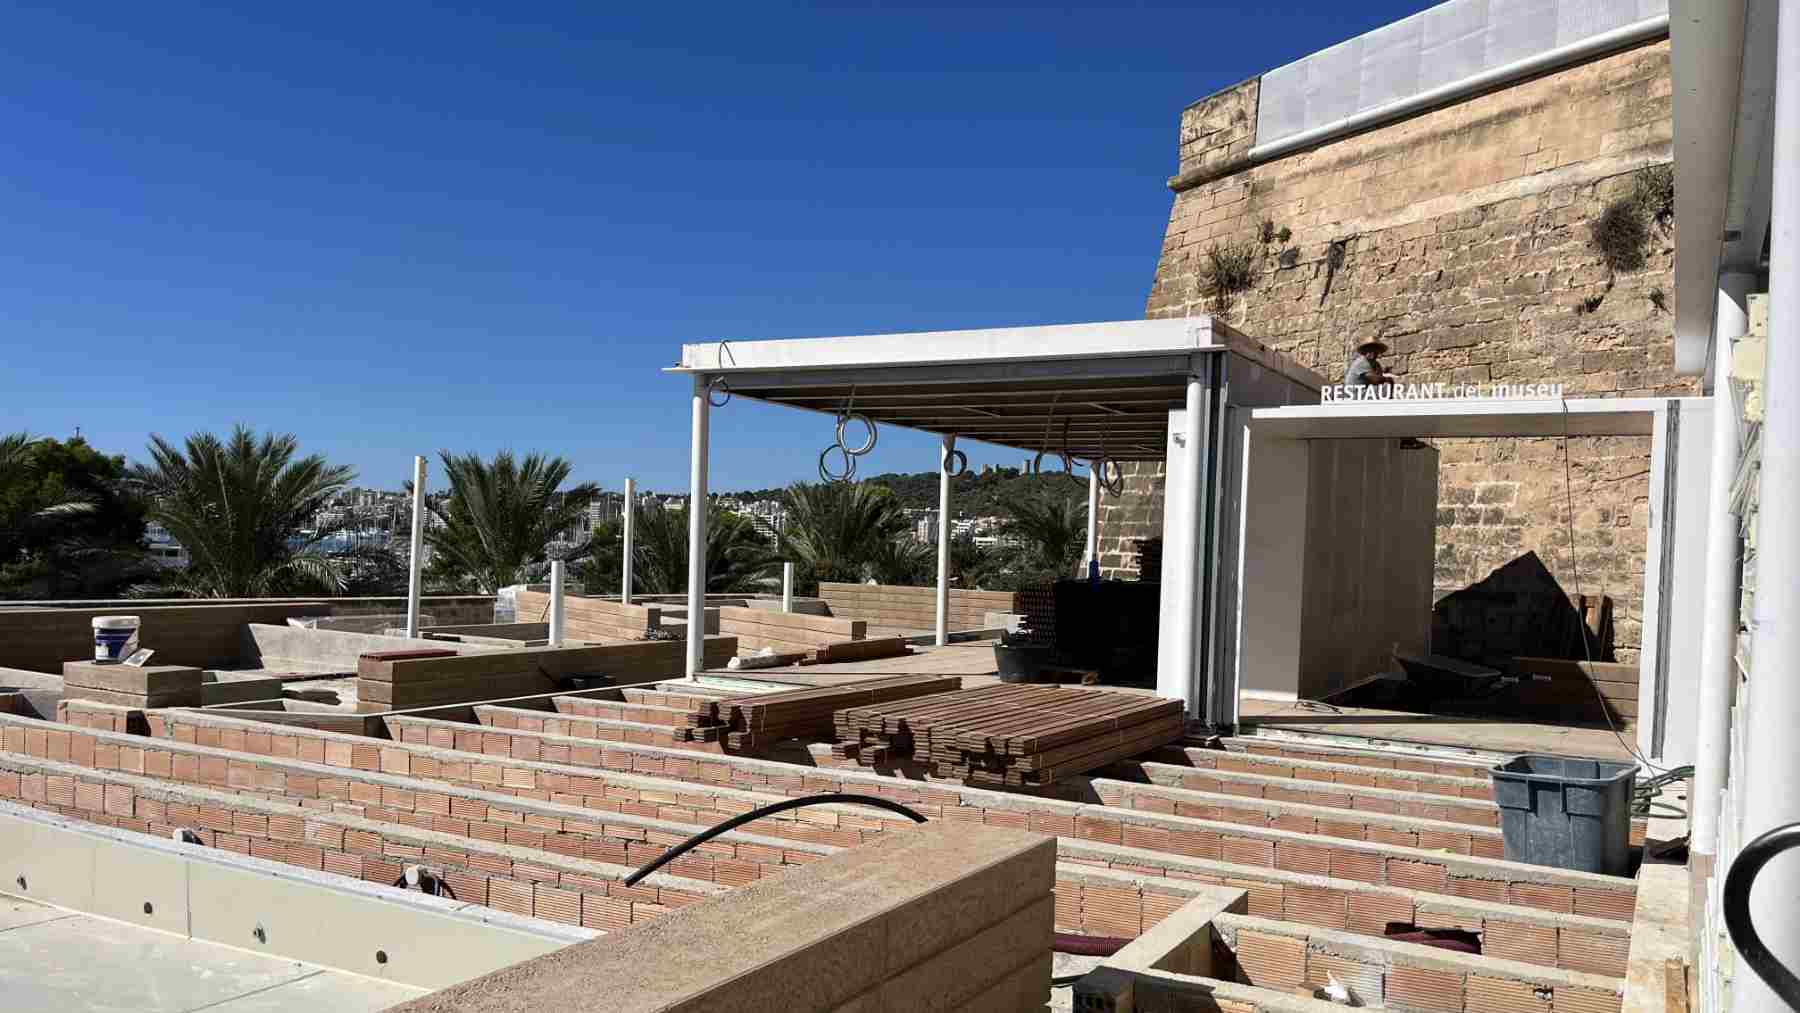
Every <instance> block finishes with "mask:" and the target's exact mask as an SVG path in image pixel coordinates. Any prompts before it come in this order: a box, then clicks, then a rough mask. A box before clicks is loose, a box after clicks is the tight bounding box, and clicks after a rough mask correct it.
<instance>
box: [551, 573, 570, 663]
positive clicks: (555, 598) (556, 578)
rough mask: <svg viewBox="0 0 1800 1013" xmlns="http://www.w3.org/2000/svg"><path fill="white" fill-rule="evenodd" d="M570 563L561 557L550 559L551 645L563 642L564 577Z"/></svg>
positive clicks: (559, 644) (558, 644)
mask: <svg viewBox="0 0 1800 1013" xmlns="http://www.w3.org/2000/svg"><path fill="white" fill-rule="evenodd" d="M568 568H569V564H567V563H565V562H563V561H562V560H560V559H552V560H551V561H550V646H551V647H561V646H562V642H563V623H564V619H563V579H564V577H565V575H566V573H567V570H568Z"/></svg>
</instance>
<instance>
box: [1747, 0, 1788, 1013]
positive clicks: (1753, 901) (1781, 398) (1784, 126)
mask: <svg viewBox="0 0 1800 1013" xmlns="http://www.w3.org/2000/svg"><path fill="white" fill-rule="evenodd" d="M1777 18H1778V21H1777V25H1776V39H1775V115H1774V124H1773V129H1772V130H1771V131H1770V136H1772V137H1773V138H1774V151H1773V155H1774V157H1773V160H1772V171H1771V173H1770V178H1771V180H1772V183H1773V186H1772V189H1773V195H1772V197H1773V199H1772V200H1771V202H1770V232H1771V235H1770V243H1769V341H1768V352H1767V355H1768V358H1767V360H1766V361H1765V365H1764V374H1763V375H1764V380H1763V430H1762V487H1761V496H1760V500H1759V505H1758V508H1757V509H1758V515H1759V516H1760V518H1761V522H1760V523H1759V524H1758V525H1757V530H1756V542H1757V544H1756V605H1755V608H1756V633H1755V639H1754V642H1753V643H1752V644H1751V648H1750V657H1751V659H1752V663H1753V664H1754V665H1755V670H1754V671H1753V672H1752V673H1751V676H1750V684H1749V690H1750V702H1749V705H1748V706H1749V710H1748V715H1747V716H1748V722H1747V724H1748V727H1747V728H1746V730H1745V736H1746V738H1747V739H1748V740H1749V742H1748V745H1749V754H1748V762H1747V763H1746V764H1745V770H1746V775H1745V781H1746V782H1748V783H1747V784H1746V785H1745V786H1744V790H1743V791H1742V793H1741V794H1740V796H1739V799H1740V802H1741V805H1742V811H1743V813H1744V839H1745V841H1746V842H1748V841H1750V840H1753V839H1755V838H1757V837H1760V836H1761V835H1762V834H1763V833H1765V832H1767V831H1768V830H1770V829H1771V828H1774V827H1778V826H1784V825H1786V824H1789V823H1794V822H1797V821H1800V734H1795V731H1794V728H1795V725H1796V724H1800V678H1796V677H1795V675H1796V673H1797V672H1800V621H1796V617H1795V613H1796V610H1800V524H1795V523H1794V518H1795V517H1800V0H1781V6H1780V8H1779V12H1778V14H1777ZM1796 897H1800V861H1797V860H1796V857H1795V856H1794V855H1792V854H1789V855H1783V856H1780V857H1777V858H1776V859H1775V860H1774V861H1773V862H1771V863H1769V864H1768V865H1767V866H1764V867H1763V871H1762V873H1761V875H1759V876H1758V877H1757V880H1756V885H1755V888H1754V890H1752V891H1751V895H1750V919H1751V922H1752V923H1753V924H1755V926H1756V931H1757V933H1758V934H1759V935H1760V936H1761V937H1762V940H1763V943H1764V944H1765V945H1767V946H1768V948H1769V950H1770V952H1771V954H1772V955H1773V956H1774V958H1775V959H1776V960H1778V961H1780V962H1781V963H1783V964H1785V965H1787V966H1788V967H1793V966H1794V965H1795V962H1796V960H1800V904H1796V903H1794V898H1796ZM1740 967H1741V963H1740ZM1732 992H1733V994H1732V1008H1733V1010H1735V1011H1737V1013H1778V1011H1782V1010H1786V1009H1787V1008H1788V1005H1787V1004H1786V1003H1784V1002H1782V1001H1781V999H1780V998H1779V997H1777V996H1776V995H1775V993H1774V992H1773V991H1772V990H1771V989H1770V988H1769V987H1768V985H1766V984H1764V983H1763V980H1762V979H1761V978H1759V977H1757V976H1756V975H1755V974H1751V973H1745V972H1744V971H1742V970H1740V971H1739V972H1738V975H1737V977H1736V978H1735V979H1734V980H1733V982H1732Z"/></svg>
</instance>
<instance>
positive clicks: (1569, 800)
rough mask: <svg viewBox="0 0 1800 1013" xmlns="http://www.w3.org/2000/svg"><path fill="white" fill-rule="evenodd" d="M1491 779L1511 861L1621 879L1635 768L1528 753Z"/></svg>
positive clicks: (1626, 858) (1625, 863)
mask: <svg viewBox="0 0 1800 1013" xmlns="http://www.w3.org/2000/svg"><path fill="white" fill-rule="evenodd" d="M1490 773H1491V775H1492V776H1493V779H1494V801H1495V802H1496V803H1498V804H1499V806H1500V832H1501V835H1502V836H1504V837H1505V839H1506V858H1507V860H1508V861H1512V862H1529V863H1531V864H1532V865H1553V866H1555V867H1557V868H1559V869H1574V870H1577V871H1580V872H1599V873H1605V874H1606V875H1609V876H1623V875H1625V873H1626V871H1627V869H1628V867H1629V866H1630V864H1631V793H1632V786H1633V785H1634V784H1635V783H1636V781H1637V765H1636V764H1632V763H1609V762H1607V761H1605V760H1587V759H1582V758H1579V757H1572V756H1543V755H1539V754H1536V753H1527V754H1525V755H1523V756H1515V757H1513V758H1512V759H1511V760H1508V761H1507V762H1505V763H1502V764H1500V765H1499V766H1496V767H1494V768H1492V770H1491V771H1490Z"/></svg>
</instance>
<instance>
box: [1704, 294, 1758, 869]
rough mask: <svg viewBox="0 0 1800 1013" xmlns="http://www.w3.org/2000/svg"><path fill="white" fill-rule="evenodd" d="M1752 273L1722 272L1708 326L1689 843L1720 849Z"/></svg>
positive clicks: (1707, 851)
mask: <svg viewBox="0 0 1800 1013" xmlns="http://www.w3.org/2000/svg"><path fill="white" fill-rule="evenodd" d="M1753 280H1754V279H1753V278H1752V277H1751V276H1750V275H1747V274H1726V275H1721V276H1720V277H1719V302H1718V309H1717V322H1716V323H1715V324H1714V326H1713V346H1714V348H1713V393H1712V402H1713V408H1712V410H1713V420H1712V427H1713V430H1712V462H1711V466H1710V471H1709V474H1708V475H1707V485H1708V489H1707V503H1706V525H1707V527H1706V599H1705V602H1706V604H1705V611H1704V613H1703V616H1702V622H1703V626H1702V629H1703V632H1702V634H1701V640H1700V643H1701V647H1700V696H1699V699H1698V700H1697V701H1695V706H1696V710H1698V711H1699V724H1698V725H1697V727H1696V729H1695V733H1694V799H1693V812H1694V817H1693V826H1692V828H1691V831H1692V840H1691V841H1690V844H1691V845H1692V847H1693V849H1694V852H1695V853H1696V854H1701V855H1716V854H1718V840H1719V836H1718V835H1719V795H1720V792H1722V791H1723V790H1724V788H1725V776H1726V768H1727V766H1728V764H1729V763H1730V758H1731V739H1730V736H1731V705H1732V703H1733V701H1734V699H1735V698H1736V696H1737V660H1736V655H1737V631H1738V599H1739V593H1738V579H1737V576H1738V568H1737V561H1738V519H1737V515H1736V514H1733V513H1732V512H1731V486H1732V483H1733V481H1734V480H1735V479H1736V478H1737V462H1738V413H1737V401H1736V399H1735V398H1733V397H1732V393H1731V343H1732V341H1734V340H1736V339H1737V338H1739V337H1742V336H1743V334H1744V332H1745V331H1746V330H1748V329H1749V324H1750V317H1749V314H1748V313H1746V312H1745V309H1744V297H1745V295H1746V294H1747V293H1748V292H1749V291H1750V285H1751V283H1752V281H1753Z"/></svg>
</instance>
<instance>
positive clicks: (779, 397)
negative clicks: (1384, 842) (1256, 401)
mask: <svg viewBox="0 0 1800 1013" xmlns="http://www.w3.org/2000/svg"><path fill="white" fill-rule="evenodd" d="M1225 352H1232V353H1235V355H1237V356H1239V357H1242V358H1244V359H1247V360H1249V362H1250V363H1252V368H1256V369H1263V370H1268V371H1273V372H1276V373H1280V374H1283V375H1285V376H1288V377H1290V378H1292V379H1293V380H1295V381H1297V382H1300V383H1302V384H1304V385H1306V386H1308V387H1310V388H1312V389H1317V388H1318V386H1319V385H1320V380H1319V379H1318V377H1316V376H1314V375H1313V374H1312V373H1311V372H1309V371H1307V370H1305V369H1304V368H1302V367H1300V366H1298V365H1296V364H1294V363H1293V362H1291V361H1290V360H1288V359H1286V358H1285V357H1283V356H1281V355H1280V354H1278V353H1276V352H1274V351H1273V350H1271V349H1269V348H1268V347H1266V346H1264V345H1262V344H1260V343H1258V342H1255V341H1253V340H1251V339H1249V338H1247V337H1245V336H1244V335H1242V334H1240V333H1238V332H1237V331H1235V330H1233V329H1232V328H1230V327H1229V326H1227V325H1226V324H1224V323H1223V322H1222V321H1217V320H1214V319H1213V318H1211V317H1205V316H1202V317H1184V318H1175V319H1162V320H1126V321H1115V322H1105V323H1087V324H1062V325H1052V326H1044V327H1014V328H990V329H980V330H967V331H934V332H924V333H914V334H877V335H857V336H849V337H836V338H807V339H794V340H773V341H753V342H738V341H730V340H725V341H711V342H703V343H696V344H688V345H684V346H683V347H682V354H681V361H680V363H679V364H677V365H675V366H673V367H670V369H669V370H668V371H669V372H674V373H684V374H687V375H689V376H690V377H691V378H692V381H693V388H692V391H691V394H690V398H691V410H692V424H693V445H692V457H691V461H690V465H691V466H690V472H689V479H690V482H689V485H690V490H689V491H690V493H691V495H692V497H693V499H692V502H693V503H694V504H700V503H703V502H705V501H706V499H707V485H708V475H707V471H708V461H707V458H708V451H709V443H710V413H711V409H712V408H713V407H714V401H713V399H714V398H718V399H719V400H721V401H723V400H724V398H725V396H726V392H729V394H730V396H731V397H745V398H750V399H752V400H756V401H761V402H765V403H769V404H778V405H785V406H787V407H792V408H799V409H803V410H807V411H814V412H820V413H825V414H831V415H840V416H841V415H843V414H844V413H847V412H854V413H855V414H857V415H861V416H864V417H866V418H868V419H870V420H872V421H873V422H874V423H875V424H877V425H880V426H900V427H902V428H906V429H913V430H918V431H921V432H927V433H932V434H934V435H936V436H938V437H940V439H941V441H942V446H941V447H940V450H939V455H938V456H939V476H940V478H939V486H938V508H939V518H940V522H939V524H938V547H937V548H938V574H937V616H936V626H937V629H936V640H937V643H938V644H940V645H942V644H945V643H948V638H949V629H948V605H949V566H948V562H949V545H950V535H949V531H950V525H949V524H948V523H947V521H948V518H949V516H950V487H951V481H950V479H951V475H950V474H949V469H948V467H947V464H948V462H949V460H950V455H951V454H952V452H953V451H954V449H955V442H956V441H957V440H958V439H967V440H977V441H980V442H983V443H991V444H995V445H998V446H1002V447H1010V448H1015V449H1019V450H1023V451H1028V452H1035V453H1040V454H1045V455H1054V456H1055V457H1056V458H1059V459H1060V457H1061V456H1062V455H1064V454H1066V455H1068V457H1069V458H1070V459H1071V460H1072V461H1078V462H1080V463H1083V464H1088V465H1090V468H1089V474H1088V476H1087V478H1088V545H1087V549H1088V558H1089V559H1090V560H1091V559H1093V558H1094V556H1095V554H1096V552H1097V545H1096V544H1095V543H1096V534H1097V531H1096V523H1097V518H1098V499H1099V492H1100V483H1099V481H1098V478H1097V475H1096V474H1095V471H1094V469H1093V468H1092V467H1091V465H1092V464H1093V463H1094V462H1095V461H1097V460H1101V459H1106V460H1109V461H1145V460H1161V459H1163V458H1165V457H1166V456H1167V454H1168V452H1169V445H1170V440H1169V435H1170V434H1169V412H1170V411H1172V410H1178V409H1186V411H1187V416H1186V417H1187V419H1188V423H1187V425H1188V427H1189V429H1190V430H1191V431H1190V432H1188V433H1187V438H1186V439H1185V440H1180V441H1179V442H1180V443H1181V445H1182V447H1183V448H1184V451H1185V452H1191V453H1197V452H1198V450H1199V448H1200V446H1201V443H1202V432H1201V429H1202V427H1203V425H1204V424H1205V413H1204V412H1203V411H1202V410H1201V404H1202V401H1203V398H1204V396H1205V393H1204V389H1205V386H1206V384H1208V383H1209V382H1216V376H1217V373H1218V371H1215V370H1211V369H1210V368H1209V366H1208V362H1209V360H1213V359H1216V357H1217V356H1219V355H1220V354H1221V353H1225ZM1043 466H1044V467H1046V468H1055V469H1060V468H1061V467H1062V464H1061V462H1060V460H1057V462H1056V463H1054V464H1053V463H1051V461H1050V460H1045V462H1044V465H1043ZM1194 509H1195V510H1198V509H1199V505H1198V504H1195V505H1194ZM1178 520H1179V519H1178ZM1187 520H1188V521H1189V522H1191V523H1193V524H1196V525H1197V524H1198V522H1199V517H1198V516H1197V515H1196V516H1195V517H1190V518H1187ZM1195 550H1196V551H1195V553H1194V555H1195V558H1194V559H1192V560H1185V561H1184V562H1187V563H1189V564H1190V565H1188V566H1186V567H1184V568H1183V570H1182V572H1183V573H1184V574H1185V575H1186V576H1187V578H1188V580H1187V581H1186V582H1185V584H1184V585H1183V587H1185V590H1186V592H1187V593H1190V594H1191V593H1193V592H1194V590H1195V588H1196V587H1197V585H1198V581H1199V577H1198V574H1199V566H1200V560H1199V558H1198V542H1196V543H1195ZM688 551H689V559H688V608H689V615H690V620H689V625H688V651H687V672H688V675H689V676H690V677H692V676H694V675H695V674H697V673H698V672H700V671H701V669H702V667H703V664H704V662H703V660H702V657H703V655H702V648H703V641H704V623H703V622H701V621H700V618H699V617H701V616H702V615H703V613H702V608H703V605H704V594H705V573H706V559H705V553H706V512H705V511H704V510H702V509H698V508H696V509H692V510H690V511H689V532H688ZM1174 590H1175V593H1177V594H1180V593H1182V587H1177V588H1176V589H1174ZM1193 611H1194V610H1193V609H1192V608H1188V609H1185V610H1183V614H1185V615H1187V616H1188V622H1189V623H1190V624H1191V623H1192V622H1193V619H1192V614H1193ZM1176 636H1177V638H1178V640H1180V641H1181V642H1188V641H1191V640H1192V639H1193V637H1192V635H1191V633H1190V634H1189V635H1188V636H1186V637H1182V636H1181V634H1180V632H1179V631H1176ZM1190 653H1191V652H1190ZM1196 661H1197V659H1196V658H1194V657H1188V658H1186V659H1185V663H1186V664H1187V665H1188V667H1189V668H1192V666H1193V665H1194V664H1195V663H1196Z"/></svg>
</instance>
